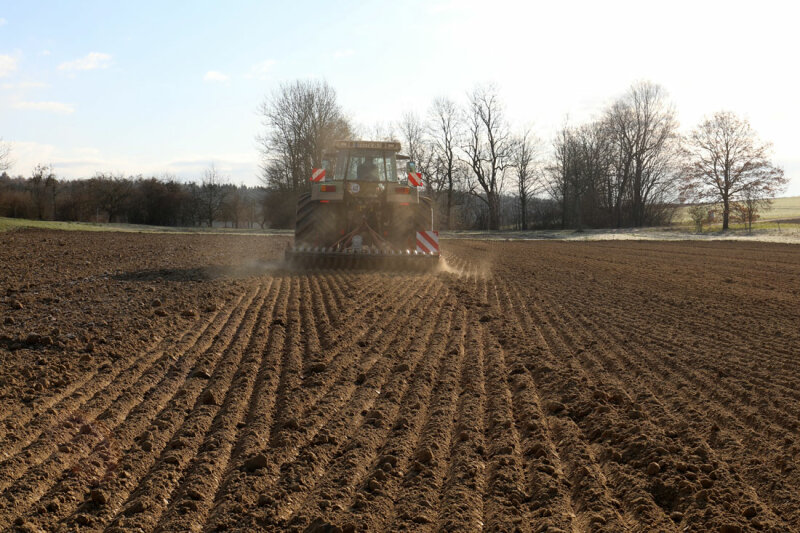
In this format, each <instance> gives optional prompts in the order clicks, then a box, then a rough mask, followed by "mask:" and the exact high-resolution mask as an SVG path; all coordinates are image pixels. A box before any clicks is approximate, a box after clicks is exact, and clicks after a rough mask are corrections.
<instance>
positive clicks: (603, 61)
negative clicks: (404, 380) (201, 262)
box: [0, 0, 800, 195]
mask: <svg viewBox="0 0 800 533" xmlns="http://www.w3.org/2000/svg"><path fill="white" fill-rule="evenodd" d="M791 5H792V3H790V2H768V1H766V2H765V1H762V2H758V3H757V4H755V3H753V2H746V3H745V2H735V1H730V0H729V1H726V2H711V1H702V0H693V1H691V2H683V1H673V2H659V3H653V2H641V1H639V2H619V1H605V2H596V1H580V2H577V1H576V2H570V1H563V2H555V1H552V0H550V1H546V2H533V1H530V2H523V1H520V2H513V1H507V0H492V1H491V2H486V1H473V0H467V1H454V0H431V1H409V2H403V1H395V2H384V1H377V0H372V1H367V0H361V1H356V0H345V1H340V2H329V1H327V2H326V1H319V2H310V1H303V0H296V1H293V2H285V1H284V2H268V1H252V2H244V1H233V0H231V1H226V2H200V1H184V2H179V1H169V2H163V1H160V2H149V1H137V2H108V1H73V2H56V1H52V2H39V1H33V0H26V1H24V2H21V1H19V0H0V138H2V139H3V140H4V141H6V142H10V143H11V145H12V157H13V161H14V165H13V167H12V169H11V174H14V175H17V174H22V175H30V173H31V171H32V170H33V168H34V167H35V166H36V165H37V164H51V165H53V167H54V169H55V172H56V174H57V175H58V176H60V177H67V178H80V177H91V176H93V175H95V174H96V173H97V172H112V173H123V174H126V175H136V174H144V175H163V174H167V173H169V174H172V175H174V176H176V177H178V178H180V179H185V180H191V179H198V178H199V177H200V176H201V175H202V172H203V170H204V169H206V168H208V166H209V165H210V164H211V163H212V162H213V163H214V164H215V166H216V167H217V169H218V170H220V171H221V172H222V174H223V175H225V176H227V177H228V179H229V180H230V181H231V182H233V183H237V184H238V183H242V184H247V185H255V184H257V183H258V173H259V167H258V163H259V159H258V151H257V145H256V141H255V137H256V135H257V134H258V133H259V132H260V131H261V130H262V126H261V123H260V119H259V116H258V114H257V108H258V106H259V104H260V103H261V102H263V101H264V99H265V98H267V97H268V96H269V95H270V94H273V92H274V91H275V90H276V88H277V87H278V86H279V85H280V84H281V83H285V82H290V81H293V80H296V79H319V80H325V81H327V82H328V83H329V84H330V85H331V86H332V87H334V88H335V89H336V91H337V94H338V97H339V101H340V103H341V105H342V107H343V109H344V111H345V112H346V113H347V115H348V116H349V117H350V118H351V119H352V120H353V121H354V122H355V123H356V124H359V125H360V126H361V127H362V128H364V131H374V129H375V127H376V126H377V125H381V126H382V127H384V128H386V127H387V126H388V125H390V124H391V123H393V122H395V121H397V120H399V118H400V116H401V114H402V113H403V112H405V111H415V112H417V113H418V114H420V115H421V116H424V115H425V114H426V113H427V111H428V109H429V108H430V105H431V102H432V101H433V99H434V98H436V97H439V96H446V97H449V98H451V99H453V100H455V101H456V102H459V103H463V102H465V101H466V98H467V93H468V92H469V91H471V90H472V89H473V88H474V87H475V86H476V84H486V83H493V84H495V85H496V86H497V88H498V90H499V91H500V95H501V98H502V101H503V102H504V106H505V112H506V115H507V117H508V119H509V121H510V122H511V125H512V127H514V128H523V127H532V128H533V130H534V131H535V132H536V133H537V134H538V136H539V137H541V138H542V139H543V143H544V147H545V149H546V148H547V147H548V146H549V145H550V139H551V138H552V136H553V134H554V132H555V130H556V129H557V128H558V127H559V126H561V125H563V124H564V123H565V121H568V122H569V123H573V124H580V123H581V122H583V121H587V120H591V119H592V118H593V117H596V116H598V115H599V114H600V113H601V112H602V110H603V108H604V107H605V106H606V105H608V104H609V103H610V102H611V101H613V100H614V99H615V98H618V97H619V96H620V95H622V94H623V93H624V92H625V91H626V89H627V88H628V87H630V85H631V84H632V83H634V82H637V81H641V80H650V81H652V82H655V83H658V84H661V85H662V86H663V87H664V88H665V89H666V91H667V92H668V94H669V96H670V98H671V100H672V101H673V102H674V104H675V107H676V109H677V111H678V117H679V119H680V122H681V128H682V130H683V131H685V132H688V131H690V130H691V129H692V128H693V127H695V126H696V125H697V124H698V123H699V122H700V121H701V120H702V119H703V117H704V116H708V115H710V114H712V113H714V112H716V111H720V110H730V111H733V112H735V113H737V114H739V115H740V116H742V117H745V118H747V119H748V120H749V121H750V122H751V125H752V126H753V128H754V129H755V130H756V131H757V132H758V134H759V135H760V137H761V138H762V139H764V140H767V141H770V142H772V143H773V144H774V161H775V162H776V163H777V164H778V165H780V166H782V167H783V168H784V170H785V172H786V175H787V177H789V178H790V180H791V182H790V186H789V189H788V190H787V193H786V194H788V195H800V133H798V130H799V129H800V105H798V94H800V91H798V81H800V69H798V67H797V64H798V63H797V62H798V59H797V55H798V52H800V38H799V37H798V34H799V32H797V31H796V23H797V18H796V16H795V13H794V10H792V9H791Z"/></svg>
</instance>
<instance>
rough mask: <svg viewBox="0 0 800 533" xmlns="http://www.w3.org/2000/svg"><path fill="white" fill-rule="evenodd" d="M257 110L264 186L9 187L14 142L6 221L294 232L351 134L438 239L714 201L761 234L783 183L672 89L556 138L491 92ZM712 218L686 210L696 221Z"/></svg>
mask: <svg viewBox="0 0 800 533" xmlns="http://www.w3.org/2000/svg"><path fill="white" fill-rule="evenodd" d="M258 112H259V115H260V116H261V119H262V128H263V129H262V131H261V132H260V133H259V134H258V135H257V137H256V142H257V146H258V149H259V154H260V158H261V164H260V171H259V178H260V180H261V183H262V185H261V186H258V187H245V186H234V185H232V184H230V183H228V180H226V179H225V178H224V177H223V176H221V175H220V173H219V172H218V171H217V169H216V168H215V167H214V165H211V166H210V167H209V168H208V169H207V170H206V171H205V172H204V173H203V175H202V176H199V177H198V179H197V180H196V181H189V182H181V181H178V180H177V179H176V178H175V177H173V176H169V175H167V176H161V177H155V176H151V177H142V176H128V177H124V176H121V175H113V174H108V173H99V174H97V175H95V176H93V177H91V178H88V179H81V180H63V179H58V178H57V177H56V176H55V175H54V173H53V170H52V168H51V167H49V166H45V165H39V166H37V167H36V168H35V169H34V171H33V172H32V174H31V175H30V176H28V177H23V176H17V177H13V178H12V177H11V176H9V175H8V174H7V170H8V169H9V167H10V161H11V150H10V145H9V144H8V143H3V142H2V140H0V172H2V174H0V216H12V217H27V218H37V219H45V218H47V219H55V220H83V221H86V220H98V221H109V222H128V223H134V224H152V225H166V226H200V225H206V226H211V225H214V224H217V225H219V224H225V225H230V226H233V227H242V226H247V227H252V226H254V225H258V226H260V227H276V228H290V227H292V226H293V223H294V210H295V204H296V199H297V197H298V195H299V194H301V193H303V192H305V191H307V190H308V189H309V187H310V182H309V177H310V175H311V172H312V169H313V168H316V167H319V166H321V164H322V159H323V156H324V153H325V151H326V150H328V149H330V148H332V146H333V143H334V141H336V140H344V139H354V138H364V139H372V140H394V141H399V142H400V143H401V144H402V146H403V152H404V153H405V154H406V155H408V156H409V157H410V158H411V160H413V161H414V162H415V163H416V167H417V170H419V171H421V172H422V174H423V180H424V187H425V192H426V194H428V195H429V196H431V197H432V198H433V199H434V201H435V202H436V203H437V205H438V209H437V213H438V217H439V226H440V227H441V228H442V229H462V228H463V229H491V230H498V229H523V230H524V229H529V228H552V227H560V228H574V229H578V230H580V229H583V228H586V227H642V226H648V225H664V224H668V223H670V221H671V219H672V217H673V214H674V212H675V209H676V207H677V206H678V205H680V204H681V203H695V204H698V203H700V204H718V205H719V206H720V208H721V212H722V223H723V229H728V227H729V221H730V220H731V218H734V217H735V218H736V219H738V220H743V221H745V222H749V223H750V224H752V222H753V220H755V218H756V217H757V212H758V210H759V209H760V208H762V207H763V206H764V205H765V203H767V202H768V201H769V198H771V197H773V196H775V195H776V194H778V193H780V192H781V191H782V190H784V187H785V185H786V183H787V180H786V178H785V176H784V173H783V170H782V169H780V168H779V167H777V166H776V165H775V164H774V163H773V162H772V161H771V155H772V152H771V144H770V143H768V142H764V141H762V140H761V139H760V138H759V137H758V135H757V134H756V132H755V131H754V130H753V129H752V127H751V126H750V124H749V123H748V121H747V120H745V119H742V118H740V117H738V116H737V115H735V114H734V113H731V112H727V111H722V112H717V113H715V114H713V115H711V116H710V117H709V118H706V119H704V120H703V121H702V122H701V124H699V125H698V126H697V127H696V128H694V129H693V130H691V131H690V132H689V133H682V132H681V131H680V125H679V123H678V120H677V112H676V109H675V106H674V104H673V103H672V102H671V101H670V99H669V97H668V95H667V93H666V91H665V90H664V89H663V88H662V87H661V86H659V85H657V84H655V83H652V82H648V81H643V82H638V83H635V84H633V85H632V86H631V87H629V88H628V90H627V91H625V93H624V94H622V95H621V96H620V97H618V98H616V99H615V100H613V101H612V102H611V103H610V104H609V105H607V106H606V107H605V108H604V109H602V110H601V111H600V112H599V114H598V115H596V116H595V118H593V119H592V120H590V121H588V122H586V123H582V124H571V123H569V122H567V123H565V124H564V125H563V126H562V127H561V128H559V130H558V131H557V132H556V134H555V135H554V136H553V138H552V139H550V140H549V141H545V140H543V139H542V138H541V137H540V136H538V135H536V133H535V132H534V130H533V129H532V128H531V127H522V128H519V127H516V128H515V127H513V126H512V124H511V123H510V120H509V117H508V116H507V112H506V110H505V106H504V104H503V102H502V99H501V95H500V91H499V90H498V88H497V87H496V86H493V85H479V86H477V87H475V89H473V90H472V91H471V92H469V93H468V94H467V95H466V98H465V99H464V101H463V102H455V101H453V100H451V99H449V98H443V97H440V98H436V99H434V100H433V101H432V102H431V104H430V106H429V108H428V109H427V110H425V111H424V112H423V113H419V112H416V111H407V112H405V113H403V114H402V116H401V117H400V118H399V120H397V121H395V122H392V123H390V124H388V126H386V125H377V126H374V127H373V128H365V127H363V126H359V125H357V124H355V123H354V121H353V120H352V119H351V118H349V117H348V116H347V114H346V113H345V112H344V110H343V109H342V107H341V105H340V104H339V102H338V99H337V94H336V91H335V90H334V89H333V87H331V86H330V85H329V84H327V83H326V82H324V81H317V80H312V81H304V80H297V81H293V82H289V83H284V84H282V85H280V86H279V87H278V88H277V89H276V90H275V91H274V92H273V93H272V94H270V95H268V96H267V97H266V98H265V99H264V101H263V102H262V103H261V104H260V106H259V107H258ZM707 212H708V209H707V208H705V207H702V206H700V207H698V206H696V207H695V208H693V209H690V214H691V216H692V217H693V219H694V220H695V223H698V221H699V223H700V224H702V220H703V213H707Z"/></svg>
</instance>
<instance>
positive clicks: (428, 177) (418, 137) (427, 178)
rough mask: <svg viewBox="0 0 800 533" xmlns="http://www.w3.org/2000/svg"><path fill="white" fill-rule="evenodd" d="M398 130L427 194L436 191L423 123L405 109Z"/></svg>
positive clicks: (414, 114) (435, 181)
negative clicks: (420, 175) (420, 174)
mask: <svg viewBox="0 0 800 533" xmlns="http://www.w3.org/2000/svg"><path fill="white" fill-rule="evenodd" d="M397 129H398V130H399V131H400V142H401V143H402V144H403V146H404V147H405V151H406V153H407V154H408V157H410V158H411V161H414V163H415V164H416V166H417V170H418V171H419V172H421V173H422V177H423V183H424V185H425V189H426V190H427V191H428V194H434V195H435V193H438V192H439V190H440V187H438V186H437V185H438V182H437V180H436V173H435V172H434V161H433V150H432V149H431V144H430V141H429V139H428V138H427V132H426V129H425V125H424V124H423V123H422V120H420V118H419V116H418V115H417V114H416V113H414V112H411V111H406V112H405V113H403V116H402V117H401V118H400V122H399V123H398V124H397Z"/></svg>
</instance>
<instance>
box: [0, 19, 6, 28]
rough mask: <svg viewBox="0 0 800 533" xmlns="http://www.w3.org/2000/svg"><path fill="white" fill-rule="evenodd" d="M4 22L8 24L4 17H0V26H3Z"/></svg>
mask: <svg viewBox="0 0 800 533" xmlns="http://www.w3.org/2000/svg"><path fill="white" fill-rule="evenodd" d="M6 24H8V21H7V20H6V19H4V18H2V17H0V26H5V25H6Z"/></svg>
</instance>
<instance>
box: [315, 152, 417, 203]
mask: <svg viewBox="0 0 800 533" xmlns="http://www.w3.org/2000/svg"><path fill="white" fill-rule="evenodd" d="M334 148H335V150H334V151H330V152H326V153H325V154H324V158H323V161H322V170H323V172H322V173H320V174H319V175H321V176H322V178H321V179H319V180H317V181H315V180H314V179H313V178H312V182H311V197H312V199H314V200H319V201H324V200H328V201H342V200H344V198H345V196H351V197H353V198H373V199H374V198H376V197H378V196H381V197H385V199H386V201H388V202H401V201H405V202H408V201H409V195H410V194H411V193H412V192H416V191H415V190H412V188H409V187H407V186H406V178H405V176H406V169H405V168H402V169H401V168H399V167H404V166H406V165H404V163H405V162H407V161H408V157H406V156H404V155H401V154H399V153H398V152H399V151H400V143H398V142H385V141H337V142H336V144H335V145H334ZM398 161H399V162H400V164H399V165H398ZM398 185H402V186H403V187H399V188H398V187H397V186H398ZM398 194H399V196H398Z"/></svg>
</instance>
